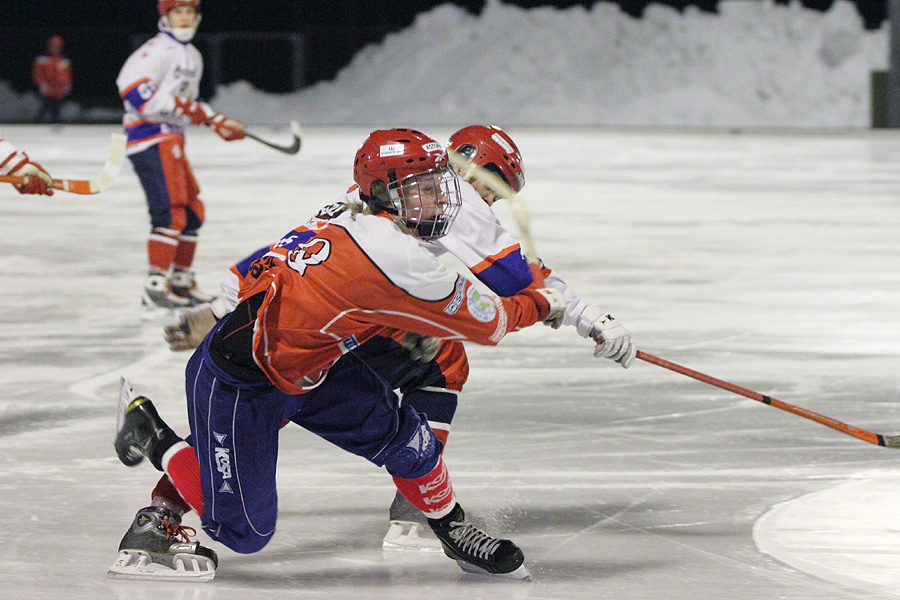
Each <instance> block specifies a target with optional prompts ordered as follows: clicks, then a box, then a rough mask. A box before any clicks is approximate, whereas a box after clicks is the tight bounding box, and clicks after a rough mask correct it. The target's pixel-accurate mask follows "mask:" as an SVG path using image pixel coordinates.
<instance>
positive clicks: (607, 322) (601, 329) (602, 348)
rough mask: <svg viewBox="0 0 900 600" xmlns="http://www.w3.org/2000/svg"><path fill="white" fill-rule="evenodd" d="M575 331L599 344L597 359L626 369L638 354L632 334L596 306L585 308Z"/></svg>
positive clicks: (590, 305)
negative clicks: (604, 359) (606, 360)
mask: <svg viewBox="0 0 900 600" xmlns="http://www.w3.org/2000/svg"><path fill="white" fill-rule="evenodd" d="M575 329H576V330H577V331H578V335H580V336H581V337H589V338H591V339H592V340H594V341H595V342H597V346H596V347H595V348H594V356H596V357H597V358H608V359H610V360H613V361H615V362H617V363H619V364H620V365H622V367H624V368H626V369H627V368H628V367H630V366H631V363H632V362H633V361H634V357H635V355H636V354H637V348H636V347H635V345H634V342H632V341H631V333H629V331H628V330H627V329H625V326H624V325H622V324H621V323H619V322H618V321H616V319H615V318H614V317H613V316H612V315H611V314H609V313H605V312H603V311H602V310H601V309H600V307H599V306H597V305H596V304H588V305H587V306H585V307H584V310H583V311H581V316H580V317H578V322H577V323H576V324H575Z"/></svg>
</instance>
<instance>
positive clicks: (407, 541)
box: [381, 492, 442, 552]
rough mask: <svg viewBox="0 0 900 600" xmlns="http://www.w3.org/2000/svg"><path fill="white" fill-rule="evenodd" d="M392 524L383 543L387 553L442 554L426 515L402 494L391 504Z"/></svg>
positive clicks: (396, 496) (382, 546)
mask: <svg viewBox="0 0 900 600" xmlns="http://www.w3.org/2000/svg"><path fill="white" fill-rule="evenodd" d="M390 515H391V524H390V527H389V528H388V532H387V534H385V536H384V540H383V541H382V543H381V549H382V550H384V551H387V552H397V551H407V552H408V551H412V552H440V551H441V550H442V547H441V542H440V541H439V540H438V539H437V538H436V537H434V535H433V534H432V533H431V530H430V528H429V527H428V519H426V518H425V514H424V513H423V512H422V511H421V510H419V509H418V508H416V507H415V506H413V505H412V504H411V503H410V502H409V500H407V499H406V498H404V497H403V495H402V494H401V493H400V492H397V493H396V495H395V496H394V501H393V502H392V503H391V512H390Z"/></svg>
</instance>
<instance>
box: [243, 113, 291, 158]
mask: <svg viewBox="0 0 900 600" xmlns="http://www.w3.org/2000/svg"><path fill="white" fill-rule="evenodd" d="M291 133H292V134H293V136H294V141H293V142H292V143H291V145H289V146H282V145H280V144H276V143H274V142H269V141H267V140H264V139H262V138H261V137H259V136H257V135H255V134H253V133H250V132H249V131H244V135H246V136H247V137H248V138H250V139H251V140H256V141H257V142H259V143H260V144H263V145H265V146H268V147H269V148H274V149H275V150H278V151H279V152H284V153H285V154H297V153H298V152H300V136H301V135H302V134H301V131H300V123H298V122H297V121H291Z"/></svg>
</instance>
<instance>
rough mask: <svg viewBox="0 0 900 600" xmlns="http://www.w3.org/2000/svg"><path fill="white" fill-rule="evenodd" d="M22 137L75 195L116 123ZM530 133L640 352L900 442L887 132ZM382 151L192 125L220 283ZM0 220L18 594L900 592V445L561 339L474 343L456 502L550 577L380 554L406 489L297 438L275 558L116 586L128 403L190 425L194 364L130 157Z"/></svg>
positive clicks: (556, 254)
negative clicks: (396, 495)
mask: <svg viewBox="0 0 900 600" xmlns="http://www.w3.org/2000/svg"><path fill="white" fill-rule="evenodd" d="M3 131H4V134H6V136H7V137H8V138H9V139H11V140H13V141H14V142H15V143H16V144H18V145H20V146H21V147H22V148H25V149H27V150H28V151H29V153H30V154H31V155H32V156H33V157H35V158H36V159H37V160H39V161H40V162H41V163H42V164H44V166H45V167H47V168H48V170H49V171H50V172H51V173H53V174H54V175H55V176H67V177H80V176H89V175H93V174H94V173H95V172H96V171H97V170H99V168H100V167H101V166H102V165H103V161H104V160H105V154H106V149H107V146H108V140H109V134H110V133H112V132H113V131H116V128H114V127H96V128H88V127H63V128H59V129H49V128H39V127H24V126H23V127H9V126H6V127H4V130H3ZM426 131H428V132H429V133H431V134H432V135H433V136H434V137H436V138H437V139H446V137H447V136H448V135H449V134H450V133H451V132H452V131H453V128H447V127H432V128H427V129H426ZM509 132H510V134H511V135H512V136H513V137H514V139H516V140H517V141H518V143H519V145H520V147H521V149H522V151H523V153H524V156H525V160H526V171H527V177H528V184H527V186H526V187H525V192H524V194H523V199H524V200H525V201H526V202H527V203H528V205H529V207H530V209H531V212H532V213H533V215H534V223H533V232H534V234H535V236H536V243H537V246H538V250H539V251H540V253H541V256H542V257H543V258H544V260H545V261H546V262H547V264H548V265H549V266H551V267H552V268H554V269H555V270H556V272H558V273H559V274H560V275H562V276H563V277H564V278H565V279H567V280H568V281H569V283H570V284H571V285H572V286H573V288H574V289H575V290H576V291H578V292H579V293H580V294H581V295H583V296H584V297H585V298H587V299H589V300H591V301H594V302H597V303H599V304H601V305H602V306H603V307H604V308H605V309H607V310H609V311H610V312H612V313H613V314H614V315H616V317H617V318H618V319H620V320H621V321H622V322H623V323H624V324H625V325H626V326H627V327H628V328H629V329H630V330H631V331H632V333H633V334H634V336H635V338H636V340H637V341H638V344H639V347H640V348H641V349H643V350H645V351H647V352H650V353H652V354H655V355H658V356H661V357H663V358H668V359H670V360H673V361H676V362H679V363H682V364H685V365H686V366H689V367H692V368H694V369H698V370H700V371H703V372H705V373H709V374H711V375H714V376H717V377H720V378H722V379H726V380H728V381H731V382H734V383H736V384H738V385H742V386H745V387H748V388H750V389H753V390H755V391H758V392H760V393H765V394H769V395H771V396H774V397H776V398H778V399H780V400H783V401H785V402H790V403H792V404H797V405H800V406H803V407H805V408H809V409H811V410H815V411H817V412H820V413H823V414H826V415H828V416H831V417H834V418H836V419H839V420H841V421H844V422H847V423H850V424H853V425H856V426H858V427H862V428H865V429H869V430H871V431H875V432H877V433H885V434H894V433H896V432H897V429H898V427H897V422H898V419H900V417H898V412H900V405H898V400H900V394H898V383H900V375H898V372H900V371H898V368H897V367H898V361H900V317H898V312H897V305H898V299H900V258H898V255H897V232H898V231H900V210H898V209H900V200H898V198H900V139H898V138H897V136H896V135H895V134H893V133H859V134H852V135H836V134H809V135H800V134H793V135H792V134H752V135H751V134H743V135H737V134H724V133H675V132H662V133H659V132H634V133H628V132H615V131H609V130H602V129H583V130H579V131H571V130H554V129H541V128H521V129H516V128H510V129H509ZM260 133H262V134H265V135H267V136H272V137H273V138H278V137H279V136H285V138H287V136H288V133H287V131H286V130H284V129H282V130H273V131H269V130H265V129H263V130H261V131H260ZM367 133H368V131H367V130H365V129H356V128H334V129H331V128H314V127H310V128H308V129H307V130H306V135H305V139H304V142H303V150H302V151H301V152H300V154H298V155H296V156H294V157H290V156H285V155H280V154H277V153H275V152H272V151H271V150H269V149H266V148H264V147H262V146H260V145H258V144H255V143H253V142H251V141H249V140H248V141H243V142H236V143H231V144H226V143H224V142H221V141H220V140H219V139H218V138H216V137H215V135H214V134H213V133H211V132H208V131H194V130H192V131H191V132H190V136H189V140H188V153H189V156H190V157H191V160H192V162H193V165H194V168H195V171H196V174H197V178H198V180H199V181H200V184H201V187H202V188H203V190H204V193H203V198H204V199H205V201H206V204H207V214H208V221H207V225H206V226H205V227H204V229H203V231H202V236H201V243H200V249H199V253H198V256H197V264H196V266H197V269H198V271H199V278H200V283H201V285H202V286H203V287H204V288H206V289H208V290H209V289H214V288H215V287H216V286H217V284H218V281H219V279H220V277H221V276H222V274H223V273H224V269H226V268H227V266H228V265H229V264H231V262H233V261H234V260H236V259H237V258H240V257H241V256H243V255H244V254H245V253H246V252H248V251H250V250H252V249H255V248H256V247H258V246H260V245H262V244H264V243H268V242H269V241H271V240H273V239H275V238H277V237H278V236H280V235H281V234H282V233H284V232H286V231H287V230H289V229H291V228H292V227H294V226H295V225H297V224H299V223H300V222H302V221H304V220H305V219H306V218H307V217H308V216H310V215H311V214H312V213H313V212H314V211H315V209H317V208H318V207H319V206H321V205H322V204H324V203H326V202H329V201H331V200H332V199H334V198H335V197H336V196H337V195H339V194H340V193H341V192H342V191H343V190H344V189H345V188H346V186H347V185H348V184H349V183H350V177H351V168H350V165H351V161H352V156H353V153H354V151H355V149H356V147H357V146H358V144H359V143H360V142H361V141H362V139H363V138H364V137H365V135H366V134H367ZM497 208H498V212H499V213H500V214H501V216H502V217H503V218H505V215H504V214H503V206H502V203H498V205H497ZM0 211H2V218H0V289H2V291H3V293H2V295H0V389H2V392H0V465H2V466H0V548H2V557H0V598H4V599H6V598H10V599H13V598H16V599H17V598H28V599H45V600H57V599H59V600H62V599H66V600H68V599H70V598H91V599H99V600H105V599H110V598H112V599H118V598H121V599H123V600H124V599H126V598H127V599H136V600H145V599H146V600H158V599H159V598H171V599H175V600H213V599H214V600H232V599H241V600H245V599H246V598H262V597H278V598H284V599H289V598H321V597H327V598H334V599H343V598H371V597H373V596H376V595H382V596H384V597H390V598H401V599H402V598H425V597H427V598H435V599H456V598H466V599H480V598H504V599H506V598H512V599H535V600H538V599H540V600H543V599H559V598H567V599H575V600H579V599H605V598H609V599H616V600H620V599H623V598H654V599H671V600H694V599H695V598H701V597H711V596H712V597H717V598H728V599H730V600H758V599H761V598H766V599H779V598H790V599H792V600H821V599H822V598H829V599H847V600H851V599H852V600H857V599H860V598H866V599H874V598H896V597H900V582H898V578H897V577H896V576H895V575H894V574H893V573H891V572H890V571H891V570H892V569H893V570H896V560H895V558H896V552H897V547H898V542H897V540H898V539H900V533H898V531H897V528H898V525H897V523H898V520H900V509H898V508H897V503H896V502H895V501H894V497H893V493H894V492H895V490H896V489H897V485H898V484H897V480H898V477H900V472H898V467H900V464H898V458H900V455H898V454H896V452H895V451H894V450H890V449H884V448H879V447H876V446H872V445H869V444H866V443H864V442H861V441H858V440H856V439H854V438H851V437H849V436H846V435H842V434H840V433H837V432H835V431H833V430H831V429H828V428H825V427H823V426H821V425H818V424H815V423H812V422H810V421H807V420H805V419H802V418H799V417H796V416H793V415H790V414H787V413H785V412H783V411H779V410H777V409H775V408H772V407H768V406H764V405H762V404H760V403H758V402H754V401H752V400H747V399H744V398H741V397H738V396H735V395H733V394H729V393H728V392H724V391H722V390H718V389H716V388H712V387H709V386H706V385H703V384H701V383H698V382H695V381H693V380H690V379H688V378H685V377H683V376H680V375H677V374H675V373H671V372H669V371H666V370H663V369H660V368H658V367H654V366H652V365H648V364H646V363H637V364H635V365H634V366H632V368H630V369H628V370H624V369H621V368H620V367H618V366H617V365H614V364H612V363H609V362H608V361H598V360H597V359H594V358H593V357H592V356H591V352H590V350H591V348H590V345H589V344H587V343H585V341H584V340H582V339H581V338H579V337H578V336H577V335H576V334H575V333H574V331H571V330H561V331H552V330H550V329H547V328H544V327H540V326H538V327H534V328H531V329H528V330H526V331H523V332H520V333H516V334H512V335H510V336H509V337H508V338H507V339H505V340H504V341H503V342H502V343H501V344H500V346H499V347H498V348H491V349H488V348H480V347H477V346H470V347H469V351H470V360H471V368H472V373H471V377H470V381H469V383H468V385H467V387H466V393H465V394H464V395H463V397H462V400H461V405H460V409H459V412H458V416H457V418H456V420H455V421H454V426H453V434H452V436H451V441H450V444H449V446H448V448H447V451H446V456H447V462H448V465H449V468H450V469H451V473H452V476H453V478H454V482H455V487H456V489H457V493H458V495H459V498H460V500H461V501H462V502H463V504H464V505H465V506H466V507H467V510H468V511H469V512H470V513H471V514H472V515H473V516H475V517H476V518H477V519H478V520H479V521H480V522H481V523H482V524H484V525H485V526H487V527H488V528H489V529H490V530H492V531H494V532H497V533H501V534H504V535H508V536H509V537H511V538H512V539H514V540H515V541H516V542H517V543H518V544H519V545H520V546H521V547H522V548H523V549H524V551H525V554H526V561H527V565H528V566H529V568H530V570H531V572H532V575H533V577H534V581H533V582H531V583H519V582H505V581H495V580H490V579H485V578H482V577H477V576H472V575H466V574H463V573H462V572H461V571H460V570H459V569H458V568H457V567H456V565H455V564H454V563H453V562H451V561H449V560H447V559H445V558H444V557H441V556H426V557H420V558H416V557H409V556H407V555H405V554H403V553H389V554H385V555H383V554H382V552H381V539H382V536H383V535H384V533H385V532H386V531H387V524H388V523H387V519H388V517H387V509H388V506H389V504H390V501H391V498H392V496H393V487H392V484H391V482H390V479H389V477H388V476H387V475H386V474H385V473H384V472H383V471H381V470H378V469H376V468H374V467H372V466H370V465H369V464H368V463H365V462H364V461H361V460H359V459H357V458H355V457H352V456H350V455H347V454H345V453H343V452H341V451H338V450H336V449H334V448H332V447H330V446H328V445H327V444H326V443H324V442H322V441H320V440H319V439H317V438H315V437H313V436H312V435H310V434H308V433H306V432H304V431H302V430H300V429H299V428H294V429H291V428H287V429H285V430H284V432H283V436H282V447H281V454H280V472H279V496H280V501H281V511H280V517H279V522H278V531H277V533H276V534H275V536H274V539H273V540H272V542H271V543H270V544H269V545H268V546H267V547H266V548H265V549H264V550H263V551H261V552H259V553H257V554H252V555H238V554H235V553H233V552H231V551H229V550H227V549H225V548H224V547H222V546H221V545H219V544H216V543H214V542H208V539H207V538H205V536H203V535H202V534H201V539H204V540H206V541H207V542H208V543H211V545H212V547H214V548H215V549H216V551H217V552H219V556H220V568H219V572H218V574H217V576H216V579H215V581H214V582H212V583H209V584H196V585H193V584H188V585H177V584H166V585H158V584H156V585H154V584H152V583H146V582H122V581H111V580H108V579H107V577H106V569H107V568H108V567H109V565H110V564H111V563H112V561H113V560H114V559H115V557H116V548H117V545H118V542H119V539H120V538H121V536H122V534H123V533H124V531H125V529H126V527H127V526H128V524H129V522H130V520H131V519H132V517H133V515H134V513H135V511H136V510H137V509H138V508H140V507H142V506H143V505H145V504H146V503H147V502H148V500H149V498H148V495H149V491H150V489H151V488H152V486H153V484H154V483H155V481H156V479H157V477H156V472H155V471H153V470H152V469H151V468H150V467H149V466H146V465H144V466H141V467H137V468H134V469H128V468H126V467H124V466H122V465H121V464H119V462H118V461H117V459H116V457H115V454H114V451H113V448H112V443H111V438H112V434H113V428H114V426H115V415H114V411H115V406H116V401H117V388H116V383H117V381H118V378H119V377H120V376H121V375H125V376H126V377H128V378H129V379H130V380H131V381H132V383H133V384H134V385H135V387H136V388H137V389H138V391H139V392H141V393H144V394H147V395H149V396H150V397H152V398H153V399H154V400H155V402H156V404H157V406H158V408H159V410H160V412H161V413H162V414H163V416H164V417H165V418H167V419H169V420H170V421H171V423H172V424H173V426H174V427H175V428H176V429H177V430H178V431H180V432H182V433H186V431H187V430H186V419H185V415H184V406H183V402H184V401H183V392H182V389H181V388H182V385H183V382H182V371H183V366H184V363H185V361H186V359H187V357H186V356H185V355H184V354H172V353H170V352H169V351H168V350H167V349H166V348H165V346H164V343H163V341H162V333H161V323H159V322H147V321H142V320H141V319H140V309H139V302H138V299H139V290H140V286H141V282H142V279H143V273H144V269H145V262H144V261H145V259H144V252H145V236H146V233H147V229H148V225H147V216H146V209H145V207H144V202H143V196H142V193H141V191H140V189H139V185H138V182H137V179H136V177H135V175H134V173H133V171H132V170H131V168H130V165H129V164H128V163H127V162H126V164H125V166H124V167H123V170H122V173H121V174H120V175H119V177H118V179H116V181H115V182H114V183H113V185H112V186H111V187H110V189H109V190H108V191H106V192H104V193H103V194H101V195H98V196H94V197H90V196H75V195H70V194H63V193H61V192H59V193H57V195H55V196H53V197H52V198H35V197H23V196H20V195H18V194H16V193H15V192H14V191H13V190H12V189H11V188H10V187H6V188H0ZM785 507H787V508H790V509H792V510H790V512H786V508H785ZM773 508H775V509H776V512H774V513H771V516H769V517H766V519H764V520H763V521H762V522H761V523H762V524H758V523H760V522H759V519H760V517H763V516H764V515H766V514H767V513H768V512H769V511H770V510H772V509H773ZM836 513H837V514H836ZM188 524H190V525H197V522H196V519H191V518H188ZM764 525H765V526H764ZM844 557H846V560H844ZM851 558H852V560H851Z"/></svg>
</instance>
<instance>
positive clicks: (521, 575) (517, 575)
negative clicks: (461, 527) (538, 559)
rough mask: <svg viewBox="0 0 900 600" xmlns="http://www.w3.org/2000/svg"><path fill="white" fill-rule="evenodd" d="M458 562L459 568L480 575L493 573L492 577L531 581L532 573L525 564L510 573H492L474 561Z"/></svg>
mask: <svg viewBox="0 0 900 600" xmlns="http://www.w3.org/2000/svg"><path fill="white" fill-rule="evenodd" d="M456 564H458V565H459V568H460V569H462V570H463V571H465V572H466V573H477V574H478V575H491V576H492V577H503V578H504V579H517V580H519V581H531V573H529V572H528V569H526V568H525V565H524V564H521V565H519V568H518V569H516V570H515V571H510V572H509V573H491V572H490V571H486V570H484V569H482V568H481V567H477V566H475V565H473V564H472V563H467V562H466V561H464V560H457V561H456Z"/></svg>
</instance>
